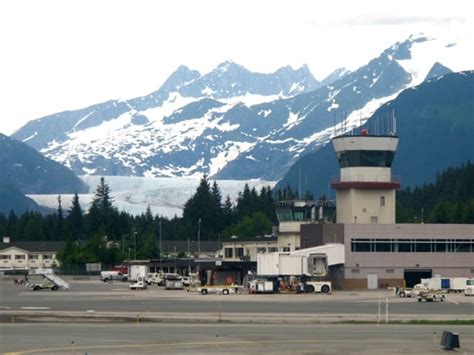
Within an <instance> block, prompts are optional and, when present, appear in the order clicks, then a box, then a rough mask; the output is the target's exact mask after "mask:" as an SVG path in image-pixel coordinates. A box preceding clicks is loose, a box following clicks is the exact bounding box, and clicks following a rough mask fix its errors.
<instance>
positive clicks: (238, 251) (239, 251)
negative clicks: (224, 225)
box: [224, 247, 290, 258]
mask: <svg viewBox="0 0 474 355" xmlns="http://www.w3.org/2000/svg"><path fill="white" fill-rule="evenodd" d="M234 250H235V257H236V258H241V257H243V256H244V248H235V249H233V248H224V257H225V258H233V257H234ZM281 251H282V252H283V253H286V252H289V251H290V247H283V248H281ZM267 252H268V253H276V252H278V247H268V248H267V247H259V248H257V253H258V254H264V253H267Z"/></svg>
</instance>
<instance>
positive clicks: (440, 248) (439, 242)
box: [434, 239, 448, 253]
mask: <svg viewBox="0 0 474 355" xmlns="http://www.w3.org/2000/svg"><path fill="white" fill-rule="evenodd" d="M434 251H435V252H437V253H444V252H446V251H448V247H447V240H446V239H436V240H435V241H434Z"/></svg>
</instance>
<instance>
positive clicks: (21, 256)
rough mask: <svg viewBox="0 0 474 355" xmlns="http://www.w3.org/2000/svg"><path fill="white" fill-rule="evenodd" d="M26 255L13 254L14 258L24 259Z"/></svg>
mask: <svg viewBox="0 0 474 355" xmlns="http://www.w3.org/2000/svg"><path fill="white" fill-rule="evenodd" d="M25 259H26V255H15V260H25Z"/></svg>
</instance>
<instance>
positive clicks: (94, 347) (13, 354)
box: [4, 339, 321, 355]
mask: <svg viewBox="0 0 474 355" xmlns="http://www.w3.org/2000/svg"><path fill="white" fill-rule="evenodd" d="M320 342H321V341H318V340H304V339H301V340H295V339H288V340H255V341H251V340H239V341H219V342H218V343H219V345H259V344H303V343H304V344H315V343H320ZM215 345H216V341H215V340H213V341H205V342H191V343H154V344H153V343H152V344H128V345H127V344H122V345H118V344H114V345H90V346H80V345H77V344H75V346H74V350H75V351H78V350H100V349H109V350H111V349H141V348H149V347H189V346H215ZM70 350H71V346H70V345H69V346H64V347H60V348H44V349H30V350H23V351H14V352H8V353H4V354H5V355H21V354H34V353H44V352H56V351H70Z"/></svg>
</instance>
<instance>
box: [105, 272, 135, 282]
mask: <svg viewBox="0 0 474 355" xmlns="http://www.w3.org/2000/svg"><path fill="white" fill-rule="evenodd" d="M100 279H101V280H102V281H104V282H111V281H115V280H117V281H122V282H125V281H127V280H128V278H127V276H125V275H124V274H122V273H121V272H120V271H101V272H100Z"/></svg>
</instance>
